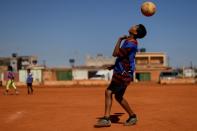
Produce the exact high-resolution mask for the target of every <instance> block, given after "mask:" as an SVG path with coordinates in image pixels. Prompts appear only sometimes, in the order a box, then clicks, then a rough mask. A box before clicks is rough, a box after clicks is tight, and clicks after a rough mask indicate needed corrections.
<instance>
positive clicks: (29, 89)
mask: <svg viewBox="0 0 197 131" xmlns="http://www.w3.org/2000/svg"><path fill="white" fill-rule="evenodd" d="M26 83H27V93H28V94H29V95H30V94H33V87H32V83H33V75H32V73H31V70H30V69H27V80H26Z"/></svg>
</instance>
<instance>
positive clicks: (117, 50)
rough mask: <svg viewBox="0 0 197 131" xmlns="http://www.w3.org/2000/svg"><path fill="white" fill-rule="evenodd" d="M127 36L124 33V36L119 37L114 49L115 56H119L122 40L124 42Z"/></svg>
mask: <svg viewBox="0 0 197 131" xmlns="http://www.w3.org/2000/svg"><path fill="white" fill-rule="evenodd" d="M127 38H128V36H126V35H124V36H122V37H120V38H119V39H118V41H117V43H116V46H115V48H114V51H113V54H112V56H114V57H117V56H118V53H119V51H120V45H121V42H122V40H124V39H127Z"/></svg>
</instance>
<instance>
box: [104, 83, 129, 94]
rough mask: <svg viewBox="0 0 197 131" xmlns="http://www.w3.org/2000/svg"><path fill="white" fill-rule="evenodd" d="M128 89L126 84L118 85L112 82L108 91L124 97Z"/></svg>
mask: <svg viewBox="0 0 197 131" xmlns="http://www.w3.org/2000/svg"><path fill="white" fill-rule="evenodd" d="M126 88H127V86H126V85H124V84H117V83H115V82H113V81H111V83H110V85H109V86H108V88H107V89H108V90H110V91H112V94H116V95H120V96H123V95H124V93H125V90H126Z"/></svg>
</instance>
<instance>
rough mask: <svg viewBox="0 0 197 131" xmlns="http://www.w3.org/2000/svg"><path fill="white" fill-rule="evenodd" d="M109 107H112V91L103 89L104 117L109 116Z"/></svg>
mask: <svg viewBox="0 0 197 131" xmlns="http://www.w3.org/2000/svg"><path fill="white" fill-rule="evenodd" d="M111 107H112V91H110V90H107V89H106V90H105V115H104V116H105V117H107V118H109V117H110V112H111Z"/></svg>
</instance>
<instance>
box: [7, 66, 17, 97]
mask: <svg viewBox="0 0 197 131" xmlns="http://www.w3.org/2000/svg"><path fill="white" fill-rule="evenodd" d="M7 78H8V81H7V83H6V92H5V95H8V91H9V88H10V86H12V87H13V88H14V89H15V94H16V95H17V94H18V93H19V92H18V91H17V89H16V86H15V83H14V73H13V68H12V66H8V74H7Z"/></svg>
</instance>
